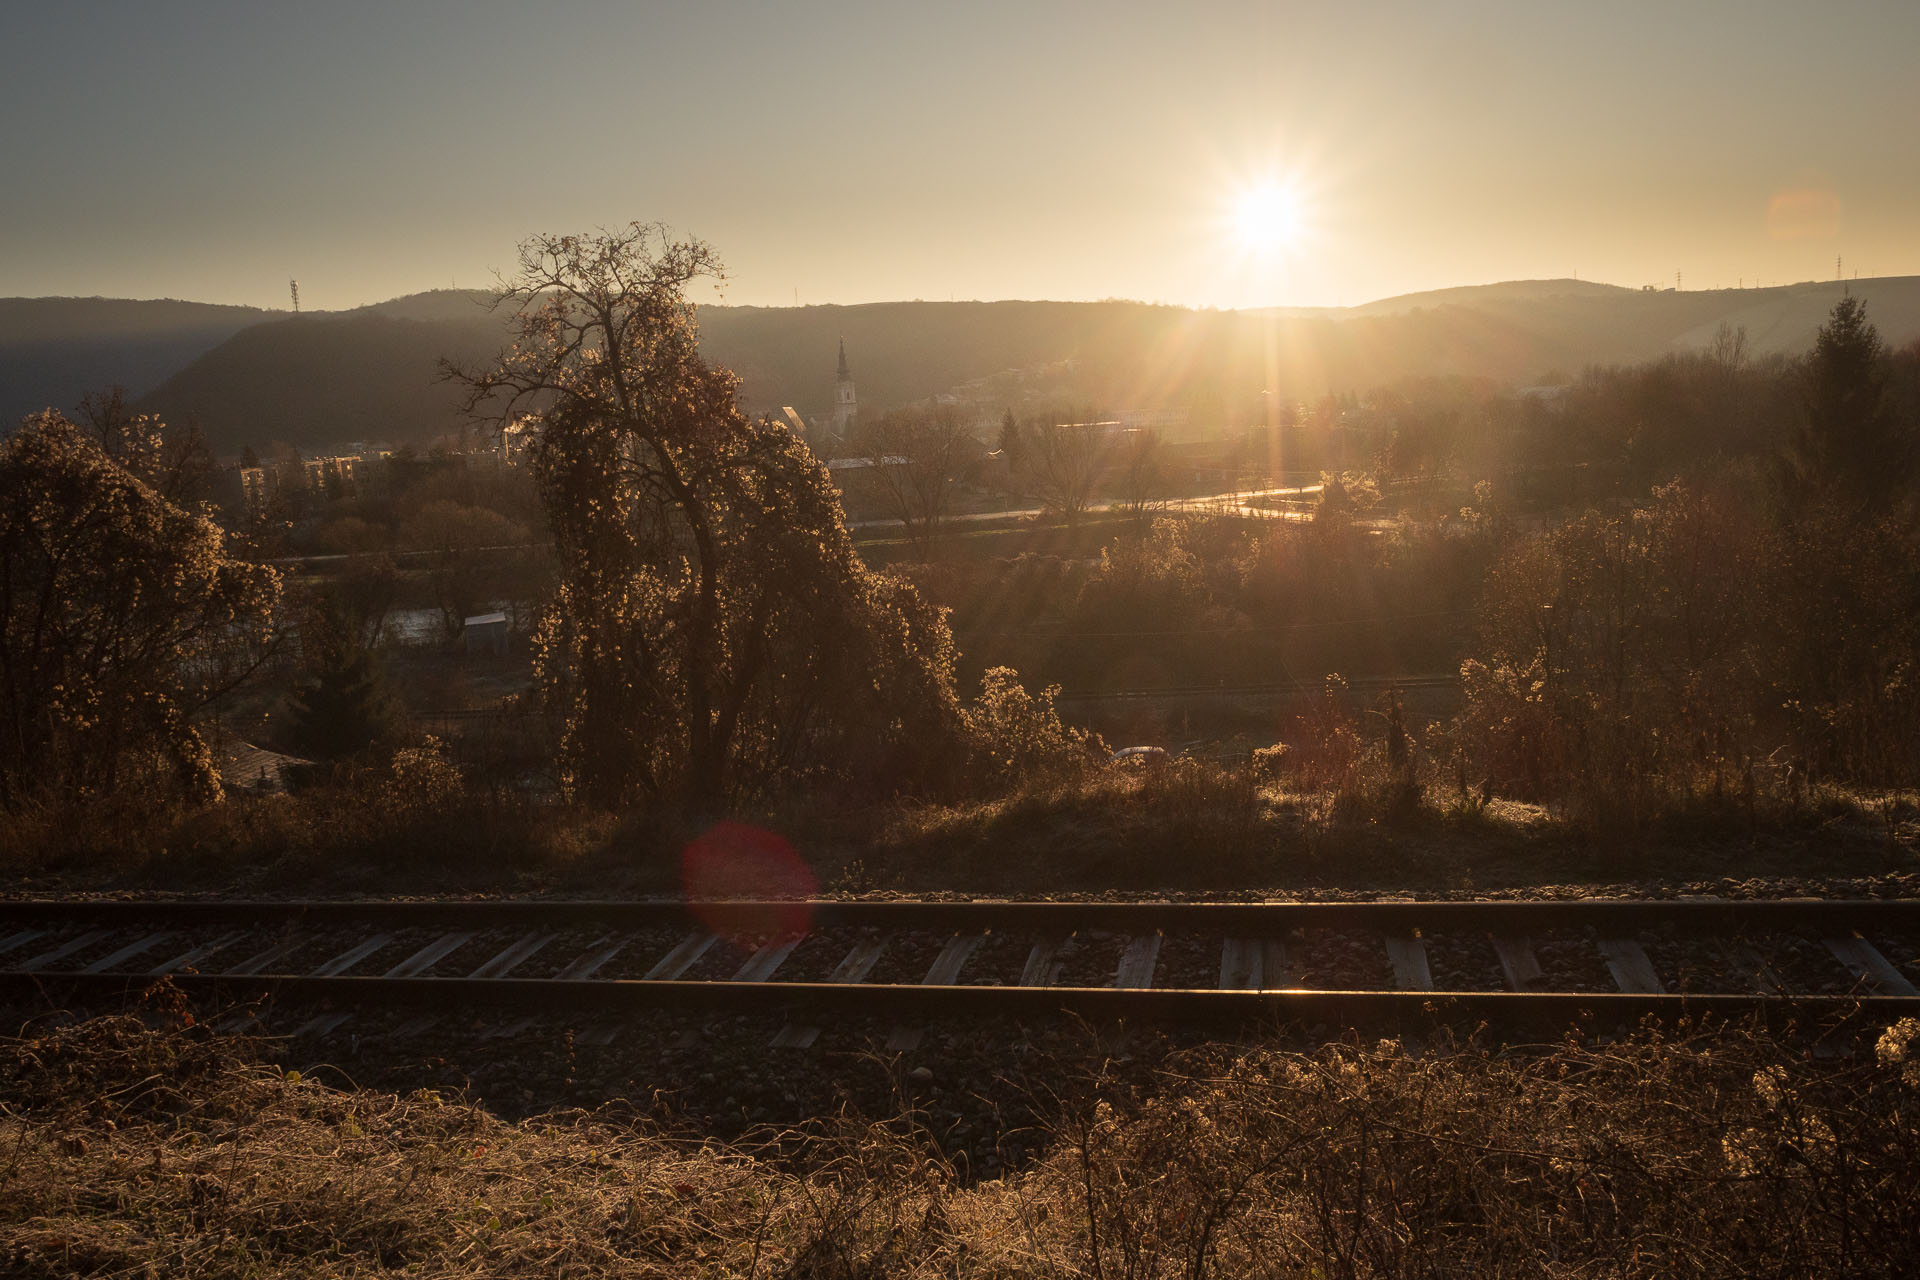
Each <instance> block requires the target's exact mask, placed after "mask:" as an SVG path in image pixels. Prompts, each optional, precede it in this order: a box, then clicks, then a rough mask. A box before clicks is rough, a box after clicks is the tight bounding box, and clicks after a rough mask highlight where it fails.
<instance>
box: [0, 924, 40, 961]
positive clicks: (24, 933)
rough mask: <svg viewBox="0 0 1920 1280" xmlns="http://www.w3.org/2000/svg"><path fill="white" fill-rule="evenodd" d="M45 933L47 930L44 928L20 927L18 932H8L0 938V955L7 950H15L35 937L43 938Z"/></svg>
mask: <svg viewBox="0 0 1920 1280" xmlns="http://www.w3.org/2000/svg"><path fill="white" fill-rule="evenodd" d="M46 934H47V931H46V930H45V929H22V930H20V931H19V932H18V933H10V934H8V935H7V936H6V937H4V938H0V956H3V955H5V954H7V952H9V951H17V950H19V949H20V948H21V947H24V946H26V945H27V944H28V943H29V942H32V941H33V940H34V939H35V938H44V937H45V936H46Z"/></svg>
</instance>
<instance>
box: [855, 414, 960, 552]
mask: <svg viewBox="0 0 1920 1280" xmlns="http://www.w3.org/2000/svg"><path fill="white" fill-rule="evenodd" d="M854 443H855V446H856V447H857V448H858V450H859V452H860V455H861V456H862V457H864V458H866V459H867V460H868V461H869V462H870V463H871V464H872V475H873V487H874V489H875V491H876V492H878V493H879V495H880V496H881V498H882V500H883V501H884V502H885V503H886V505H887V507H888V508H889V509H890V510H891V511H892V513H893V515H894V516H895V518H897V519H898V520H899V521H900V523H901V525H902V526H904V527H905V529H906V533H907V540H908V541H909V542H911V543H912V544H913V548H914V552H915V554H916V555H918V556H919V557H920V558H921V559H922V560H924V559H926V558H927V554H928V552H929V551H930V549H931V546H932V542H933V539H934V536H935V535H936V534H937V533H938V532H939V530H940V524H941V522H942V521H943V520H945V519H946V517H947V513H948V512H949V511H950V510H951V509H952V506H953V485H954V481H955V480H956V479H957V478H958V477H959V475H960V473H961V472H962V471H963V470H964V469H965V468H966V465H967V463H968V462H969V461H971V459H972V455H973V454H974V453H975V452H976V451H977V450H978V444H977V442H976V441H975V440H974V438H973V435H972V433H970V432H969V431H968V430H967V429H966V427H965V426H964V425H963V424H962V423H961V421H960V415H959V414H958V413H957V412H956V411H955V410H954V409H953V408H952V407H951V406H948V405H937V406H933V407H929V408H916V409H897V410H894V411H893V412H891V413H886V414H883V415H881V416H880V417H878V418H875V419H872V420H870V421H868V422H863V423H861V425H860V427H859V429H858V430H857V432H856V434H855V436H854Z"/></svg>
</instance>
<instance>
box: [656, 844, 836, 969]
mask: <svg viewBox="0 0 1920 1280" xmlns="http://www.w3.org/2000/svg"><path fill="white" fill-rule="evenodd" d="M680 880H681V885H682V887H683V889H684V890H685V893H686V896H687V897H688V898H689V899H691V900H692V901H693V902H695V903H696V904H699V905H696V907H695V911H696V912H697V913H698V915H699V917H700V921H701V923H702V924H704V925H706V927H707V928H709V929H711V930H713V931H714V932H715V933H717V934H719V935H720V936H721V937H723V938H727V939H729V940H733V941H747V940H751V939H755V938H761V937H767V936H779V937H797V936H799V935H800V934H803V933H805V932H806V931H807V927H808V925H809V923H810V915H811V913H810V911H809V909H808V906H807V903H806V899H808V898H811V897H812V896H813V895H814V894H815V893H816V892H818V890H819V885H818V884H817V883H816V882H815V880H814V878H813V873H812V872H811V871H810V870H808V869H807V864H806V861H805V860H804V859H802V858H801V857H800V855H799V854H798V853H796V852H795V851H794V848H793V846H792V845H790V844H788V843H787V842H786V841H785V840H783V839H781V838H780V837H779V836H777V835H775V834H774V833H773V832H771V831H766V830H763V829H761V828H759V827H755V826H750V825H748V824H747V823H744V822H717V823H715V824H714V825H713V826H711V827H709V828H707V830H706V831H704V832H703V833H701V835H700V836H699V837H697V838H696V839H694V840H693V841H692V842H691V843H690V844H688V845H687V847H686V848H685V849H683V850H682V851H681V853H680ZM729 900H731V901H729Z"/></svg>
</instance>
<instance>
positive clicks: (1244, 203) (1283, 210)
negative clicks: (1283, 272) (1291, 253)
mask: <svg viewBox="0 0 1920 1280" xmlns="http://www.w3.org/2000/svg"><path fill="white" fill-rule="evenodd" d="M1304 223H1305V210H1304V208H1303V206H1302V204H1301V200H1300V193H1299V192H1298V191H1297V190H1295V189H1294V188H1293V187H1291V186H1289V185H1287V184H1285V183H1281V182H1263V183H1261V184H1260V185H1259V186H1256V187H1249V188H1248V189H1247V190H1245V191H1243V192H1241V194H1240V198H1239V200H1238V201H1237V202H1236V203H1235V205H1234V210H1233V229H1234V233H1235V234H1236V235H1237V236H1238V237H1239V238H1240V243H1241V244H1242V245H1244V246H1245V247H1246V248H1248V249H1251V250H1253V251H1254V252H1255V253H1278V252H1281V251H1283V250H1287V249H1291V248H1293V247H1295V246H1296V245H1297V244H1298V242H1299V240H1300V233H1301V231H1302V230H1303V229H1304Z"/></svg>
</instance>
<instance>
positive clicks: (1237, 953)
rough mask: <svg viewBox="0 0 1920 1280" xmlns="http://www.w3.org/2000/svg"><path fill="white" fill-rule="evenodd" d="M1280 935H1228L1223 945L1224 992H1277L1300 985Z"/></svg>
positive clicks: (1221, 965) (1222, 985)
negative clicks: (1252, 936) (1246, 936)
mask: <svg viewBox="0 0 1920 1280" xmlns="http://www.w3.org/2000/svg"><path fill="white" fill-rule="evenodd" d="M1295 977H1296V975H1295V974H1294V972H1293V968H1292V966H1291V965H1289V964H1288V963H1287V944H1286V943H1285V942H1284V941H1283V940H1281V939H1279V938H1227V939H1225V940H1224V941H1222V942H1221V944H1220V989H1221V990H1222V991H1275V990H1283V989H1285V988H1288V987H1292V986H1296V985H1298V984H1297V982H1296V981H1295Z"/></svg>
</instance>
